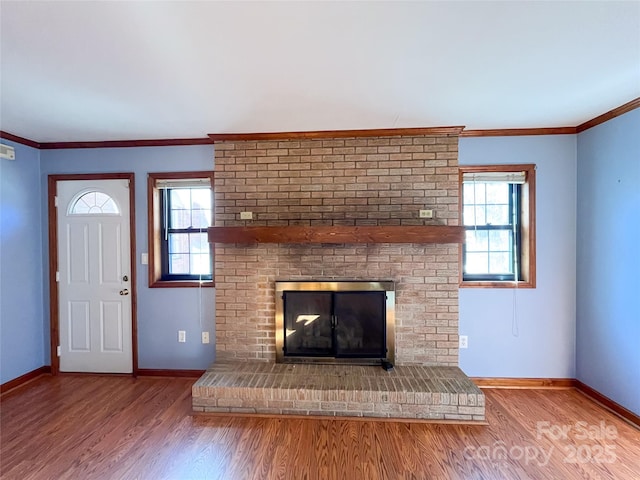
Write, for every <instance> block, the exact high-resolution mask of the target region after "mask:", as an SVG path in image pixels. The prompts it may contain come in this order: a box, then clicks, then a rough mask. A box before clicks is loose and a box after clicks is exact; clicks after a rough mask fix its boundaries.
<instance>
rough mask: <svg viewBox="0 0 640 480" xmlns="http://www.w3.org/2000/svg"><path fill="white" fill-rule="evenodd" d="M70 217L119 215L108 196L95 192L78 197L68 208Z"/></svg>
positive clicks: (116, 206) (113, 202) (114, 203)
mask: <svg viewBox="0 0 640 480" xmlns="http://www.w3.org/2000/svg"><path fill="white" fill-rule="evenodd" d="M69 214H70V215H119V214H120V210H119V209H118V205H117V204H116V202H115V201H114V200H113V198H111V197H110V196H109V195H107V194H106V193H103V192H99V191H97V190H92V191H90V192H85V193H83V194H82V195H80V196H79V197H78V198H77V199H76V200H75V201H74V202H72V203H71V208H69Z"/></svg>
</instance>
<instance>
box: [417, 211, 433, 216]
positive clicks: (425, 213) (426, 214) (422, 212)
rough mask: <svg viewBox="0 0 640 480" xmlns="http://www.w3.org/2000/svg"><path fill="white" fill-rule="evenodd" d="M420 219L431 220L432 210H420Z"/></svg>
mask: <svg viewBox="0 0 640 480" xmlns="http://www.w3.org/2000/svg"><path fill="white" fill-rule="evenodd" d="M420 218H433V210H420Z"/></svg>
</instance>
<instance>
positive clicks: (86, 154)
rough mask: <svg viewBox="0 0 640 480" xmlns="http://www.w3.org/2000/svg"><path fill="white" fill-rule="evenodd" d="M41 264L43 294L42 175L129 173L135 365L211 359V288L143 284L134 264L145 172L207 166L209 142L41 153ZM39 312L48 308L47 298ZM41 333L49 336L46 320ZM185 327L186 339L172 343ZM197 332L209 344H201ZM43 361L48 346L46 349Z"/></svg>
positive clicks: (140, 240)
mask: <svg viewBox="0 0 640 480" xmlns="http://www.w3.org/2000/svg"><path fill="white" fill-rule="evenodd" d="M40 156H41V178H40V181H41V188H42V192H43V194H42V209H43V210H42V211H43V215H42V223H41V224H42V245H43V247H42V253H43V256H42V264H43V265H44V269H45V271H44V288H45V291H46V292H48V289H49V285H48V278H49V277H48V255H49V245H48V237H47V231H48V218H47V210H46V202H47V198H46V197H47V193H46V192H47V176H48V175H49V174H61V173H104V172H134V173H135V188H136V192H135V195H136V197H135V214H136V249H135V252H136V262H137V263H136V265H137V267H136V268H137V282H136V285H137V289H138V367H139V368H158V369H204V368H207V367H208V366H209V365H210V364H211V363H212V362H213V360H214V358H215V347H214V343H213V339H214V338H215V322H214V309H215V290H214V289H213V288H204V289H202V290H200V289H198V288H148V283H149V282H148V270H147V265H142V264H141V263H140V255H141V253H144V252H148V243H147V173H148V172H163V171H192V170H212V169H213V146H208V145H204V146H187V147H141V148H100V149H72V150H43V151H41V154H40ZM3 269H4V267H3ZM45 311H46V312H48V311H49V304H48V296H47V298H46V299H45ZM45 324H46V326H45V330H44V334H45V336H46V338H47V342H48V338H49V321H48V318H47V319H45ZM178 330H186V332H187V341H186V343H178ZM201 331H208V332H210V337H211V341H212V343H209V344H206V345H204V344H202V343H201V341H200V338H201V335H200V332H201ZM45 355H46V362H47V363H49V349H48V347H47V350H46V353H45Z"/></svg>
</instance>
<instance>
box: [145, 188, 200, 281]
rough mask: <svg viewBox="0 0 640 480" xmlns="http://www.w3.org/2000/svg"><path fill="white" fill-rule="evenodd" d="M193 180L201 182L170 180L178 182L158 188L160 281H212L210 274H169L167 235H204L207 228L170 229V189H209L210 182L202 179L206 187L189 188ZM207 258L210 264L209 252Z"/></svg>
mask: <svg viewBox="0 0 640 480" xmlns="http://www.w3.org/2000/svg"><path fill="white" fill-rule="evenodd" d="M193 180H203V179H184V181H181V180H180V181H178V180H170V181H169V182H178V183H173V184H169V183H164V184H163V185H162V187H161V188H160V190H161V193H160V206H161V209H162V210H161V211H162V212H163V213H162V217H163V218H162V220H163V222H162V230H163V235H162V242H161V257H162V269H161V271H162V275H161V280H212V278H213V274H212V273H208V274H201V273H171V272H170V270H171V265H170V262H171V258H170V256H171V253H170V252H169V235H170V234H180V233H185V234H189V233H206V232H207V227H188V228H172V227H171V190H172V189H174V188H180V189H185V188H189V189H195V188H207V189H208V190H210V189H211V187H210V182H209V180H208V179H204V180H206V185H204V184H203V183H198V184H195V185H192V186H189V184H190V183H191V182H192V181H193ZM160 181H161V180H158V181H157V182H156V186H159V185H158V184H159V183H160ZM190 207H193V205H192V204H191V205H190ZM212 209H213V205H212ZM189 211H190V212H192V211H193V208H189ZM211 215H213V212H211ZM185 254H188V255H189V256H191V255H192V253H191V251H189V252H188V253H185ZM198 255H200V254H198ZM208 256H209V262H211V252H210V251H209V252H208ZM190 269H191V266H190Z"/></svg>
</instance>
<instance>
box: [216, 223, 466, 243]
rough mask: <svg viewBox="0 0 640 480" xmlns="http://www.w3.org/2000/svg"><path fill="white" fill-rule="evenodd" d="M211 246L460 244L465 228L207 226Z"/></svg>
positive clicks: (434, 226) (426, 226)
mask: <svg viewBox="0 0 640 480" xmlns="http://www.w3.org/2000/svg"><path fill="white" fill-rule="evenodd" d="M208 233H209V242H211V243H247V244H255V243H334V244H350V243H462V241H463V238H464V227H458V226H446V225H421V226H378V227H376V226H285V227H210V228H209V229H208Z"/></svg>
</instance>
